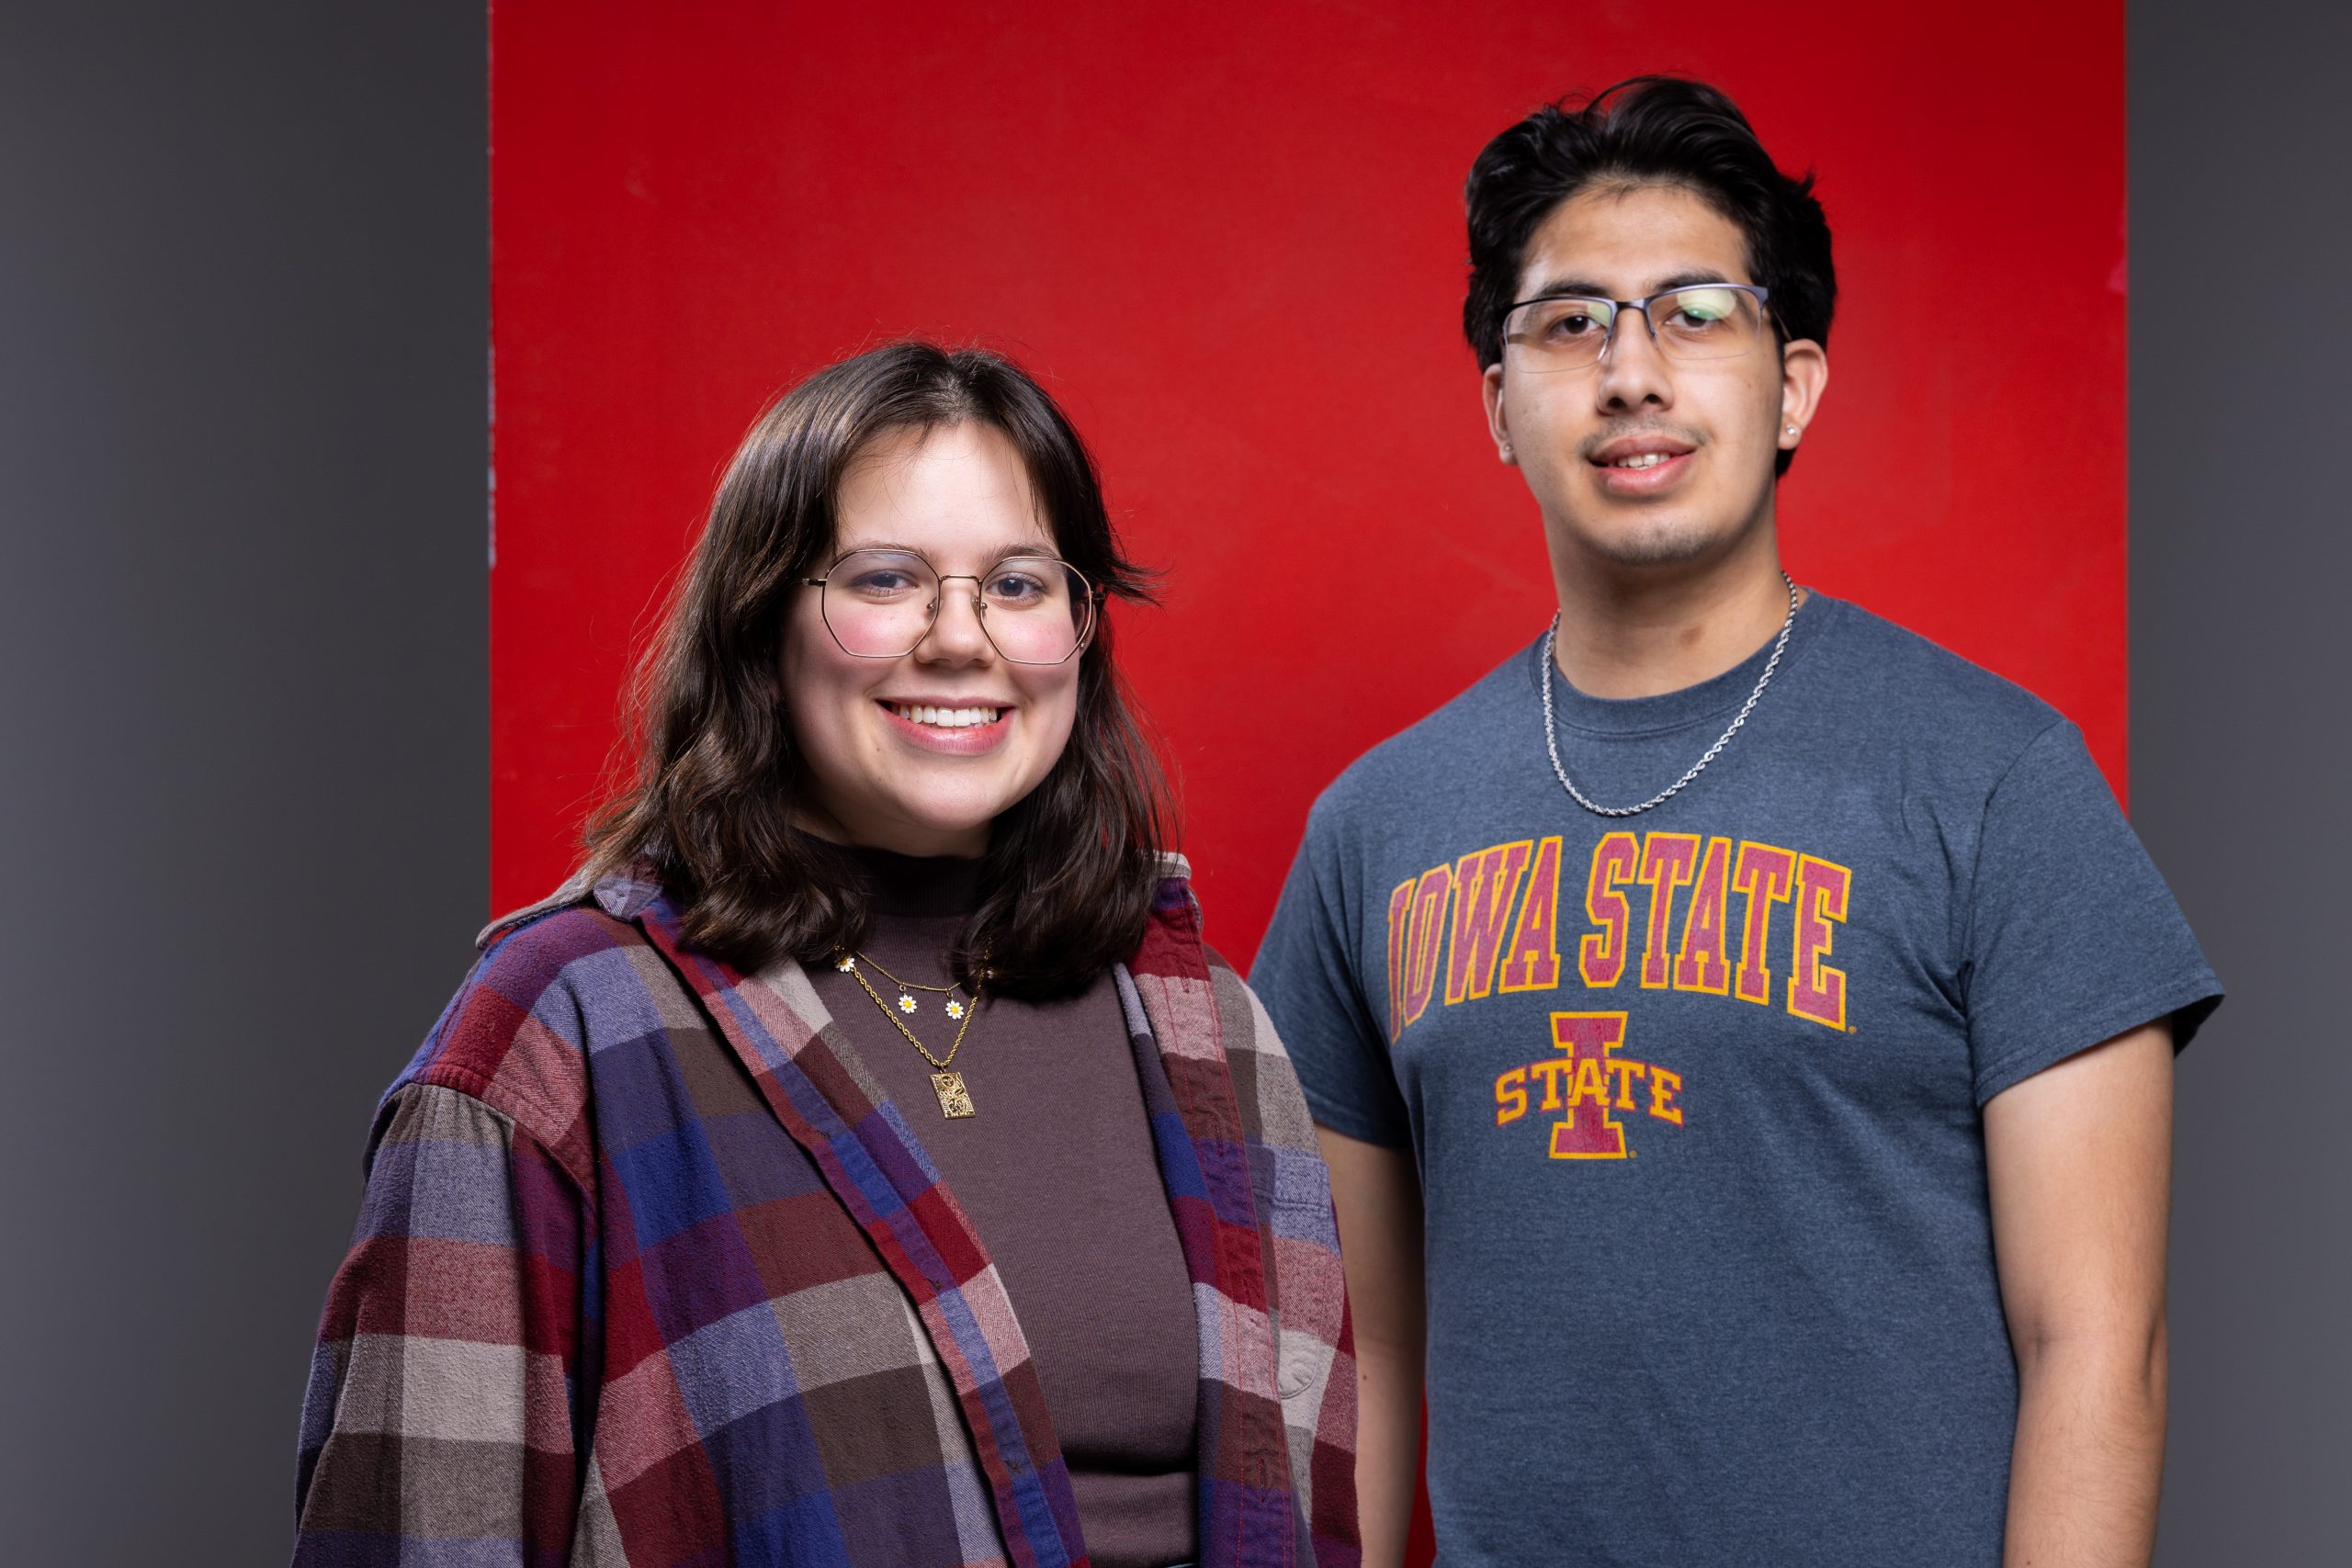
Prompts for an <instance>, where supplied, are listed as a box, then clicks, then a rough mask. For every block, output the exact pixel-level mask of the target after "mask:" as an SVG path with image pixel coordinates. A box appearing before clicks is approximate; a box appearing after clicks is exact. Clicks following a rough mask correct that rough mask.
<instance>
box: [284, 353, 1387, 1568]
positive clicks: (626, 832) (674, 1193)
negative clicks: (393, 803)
mask: <svg viewBox="0 0 2352 1568" xmlns="http://www.w3.org/2000/svg"><path fill="white" fill-rule="evenodd" d="M1138 592H1139V590H1138V584H1137V573H1136V569H1135V568H1134V567H1133V566H1132V565H1131V564H1130V563H1128V562H1127V561H1126V560H1125V559H1124V558H1122V557H1121V556H1120V555H1119V553H1118V549H1117V546H1116V543H1115V541H1114V537H1113V535H1112V530H1111V525H1110V521H1109V518H1108V516H1107V515H1106V513H1105V512H1104V510H1103V500H1102V495H1101V491H1100V489H1099V486H1098V484H1097V481H1096V478H1095V474H1094V470H1093V467H1092V464H1091V460H1090V458H1089V457H1088V456H1087V453H1086V450H1085V448H1084V446H1082V445H1081V444H1080V440H1079V438H1078V435H1077V434H1076V433H1075V432H1074V431H1073V430H1072V429H1071V427H1070V425H1069V423H1068V421H1067V420H1066V419H1065V418H1064V417H1063V415H1062V413H1061V412H1060V410H1058V409H1057V407H1056V406H1055V405H1054V403H1053V401H1052V400H1050V399H1049V398H1047V397H1046V394H1045V392H1044V391H1043V390H1042V389H1039V388H1038V387H1037V385H1036V384H1035V382H1034V381H1032V380H1030V379H1029V378H1028V377H1026V376H1025V375H1023V373H1022V372H1021V371H1020V370H1019V369H1017V368H1016V367H1013V366H1012V365H1011V364H1009V363H1007V362H1006V361H1004V360H1002V359H1001V358H998V357H996V356H994V355H989V354H986V353H981V352H978V351H976V350H969V349H966V350H959V351H956V352H952V353H951V352H947V351H944V350H941V349H939V348H936V347H933V346H931V345H929V344H897V345H894V346H891V347H888V348H884V349H879V350H876V351H875V352H873V353H870V354H865V355H859V356H857V357H855V358H854V359H850V360H847V361H845V362H843V363H842V364H839V365H836V366H833V367H831V368H830V369H827V370H825V371H823V372H820V374H818V375H817V376H815V377H813V378H810V379H809V380H808V381H807V382H804V383H803V384H802V385H801V386H799V387H798V388H797V389H794V390H793V391H792V392H790V393H788V394H787V395H786V397H785V398H784V399H782V400H780V401H779V402H778V403H777V404H776V405H775V408H773V409H772V410H771V411H770V412H768V413H767V414H766V416H765V417H764V418H763V419H762V420H761V421H760V423H759V424H758V425H757V426H756V427H755V428H754V429H753V430H752V434H751V435H750V436H749V437H748V438H747V439H746V440H745V442H744V443H743V446H742V447H741V450H740V451H739V452H738V453H737V454H736V457H735V459H734V462H733V465H732V466H731V467H730V468H729V471H728V473H727V476H726V478H725V479H724V480H723V481H722V482H721V484H720V486H719V490H718V497H717V500H716V502H715V503H714V505H713V507H712V510H711V515H710V522H709V525H708V528H707V531H706V533H705V535H704V536H703V540H702V544H701V546H700V548H699V549H698V551H697V553H696V556H695V563H694V568H693V571H692V573H691V575H690V577H689V579H688V581H687V582H686V584H685V586H684V589H683V591H682V592H681V595H680V597H679V599H678V602H677V604H676V605H675V608H674V609H673V613H672V615H671V619H670V621H669V623H668V626H667V627H666V629H665V631H664V633H663V635H662V639H661V642H660V644H659V646H658V648H657V649H656V650H655V655H654V657H653V659H652V660H650V663H649V665H648V669H647V678H646V681H645V683H644V690H643V693H642V702H641V711H640V719H641V723H642V728H643V732H644V740H643V755H642V764H641V768H640V772H639V778H638V780H637V782H636V784H635V785H634V787H633V788H631V789H630V790H629V791H628V792H627V793H626V794H625V795H623V796H622V797H621V798H620V799H619V800H618V801H617V802H616V803H615V804H614V805H613V806H612V807H610V808H609V809H608V810H607V811H606V812H605V814H604V815H603V816H602V817H601V818H599V820H598V822H597V823H596V825H595V826H594V829H592V831H591V835H590V854H589V857H588V862H587V864H586V867H585V868H584V869H583V870H582V873H581V874H579V875H578V876H576V877H575V878H574V879H573V880H572V881H571V883H570V884H568V885H567V886H565V887H563V888H562V889H560V890H559V892H558V893H557V894H556V895H555V896H553V897H550V898H549V899H548V900H547V901H546V902H544V903H542V904H539V905H537V906H535V907H534V908H530V909H526V910H525V911H523V912H522V913H520V914H517V915H514V916H510V917H508V918H507V919H503V920H501V921H500V922H498V923H497V924H495V925H493V926H492V928H491V929H490V931H488V932H486V933H484V936H483V939H482V944H483V947H484V953H483V956H482V958H481V962H480V964H478V965H477V966H476V968H475V970H474V972H473V974H472V976H470V977H469V979H468V980H467V982H466V984H465V986H464V987H463V988H462V989H460V990H459V992H458V996H457V998H456V1000H455V1001H454V1002H453V1003H452V1004H451V1005H450V1007H449V1009H448V1010H447V1013H446V1014H444V1016H443V1018H442V1020H441V1021H440V1023H439V1024H438V1025H437V1026H436V1027H435V1030H434V1032H433V1033H432V1035H431V1037H430V1038H428V1039H427V1040H426V1042H425V1043H424V1047H423V1048H422V1049H421V1050H420V1051H419V1052H418V1054H417V1056H416V1058H415V1060H414V1061H413V1063H412V1064H411V1065H410V1066H409V1068H408V1069H407V1070H406V1071H405V1072H404V1073H402V1074H401V1077H400V1078H399V1079H398V1080H397V1081H396V1082H395V1083H394V1085H393V1087H392V1089H391V1091H390V1094H389V1095H388V1096H387V1097H386V1099H385V1100H384V1103H383V1106H382V1108H381V1110H380V1111H379V1115H378V1118H377V1123H376V1129H375V1135H374V1141H373V1143H372V1145H371V1149H370V1155H369V1175H368V1189H367V1195H366V1199H365V1201H364V1203H363V1207H362V1213H361V1217H360V1222H359V1226H358V1233H357V1235H356V1239H355V1241H354V1244H353V1247H352V1250H351V1253H350V1256H349V1258H347V1259H346V1260H345V1264H344V1266H343V1268H342V1269H341V1270H340V1272H339V1273H338V1274H337V1275H336V1277H335V1280H334V1286H333V1289H332V1292H331V1293H330V1296H329V1299H328V1303H327V1308H326V1313H325V1319H324V1323H323V1325H322V1328H321V1331H320V1336H319V1344H318V1349H317V1352H316V1355H315V1359H314V1360H313V1364H312V1371H311V1387H310V1394H309V1399H308V1401H307V1403H306V1405H305V1408H304V1413H303V1432H302V1445H301V1472H300V1490H299V1498H300V1505H299V1510H300V1538H299V1543H298V1546H297V1548H296V1552H295V1558H296V1562H298V1563H320V1564H325V1563H337V1564H340V1563H360V1562H369V1563H372V1562H391V1561H393V1560H395V1559H398V1560H400V1561H403V1562H406V1561H425V1560H428V1559H429V1560H431V1561H434V1562H441V1561H445V1560H446V1561H447V1562H452V1563H456V1562H465V1563H469V1564H471V1563H476V1562H481V1563H489V1562H521V1563H531V1564H543V1563H545V1564H552V1563H561V1562H571V1563H581V1564H586V1563H594V1564H622V1563H626V1564H631V1565H635V1568H651V1565H654V1564H687V1563H694V1564H718V1563H792V1564H801V1563H812V1564H813V1563H823V1564H842V1565H851V1564H854V1565H858V1568H865V1565H868V1564H872V1565H883V1564H888V1565H889V1568H917V1565H922V1564H941V1565H948V1564H967V1563H990V1562H1017V1563H1023V1564H1032V1563H1035V1564H1055V1563H1065V1562H1088V1561H1091V1562H1093V1563H1095V1564H1098V1565H1127V1564H1136V1565H1152V1568H1159V1565H1165V1564H1170V1563H1179V1562H1199V1563H1201V1564H1204V1565H1208V1564H1216V1565H1220V1568H1222V1565H1227V1564H1233V1565H1241V1564H1261V1563H1263V1564H1274V1563H1282V1564H1310V1563H1319V1564H1324V1565H1329V1564H1332V1563H1353V1562H1355V1561H1356V1546H1355V1540H1356V1537H1355V1521H1354V1508H1355V1504H1354V1495H1353V1488H1352V1472H1353V1449H1354V1412H1355V1373H1354V1369H1353V1359H1352V1355H1351V1348H1350V1344H1349V1332H1348V1327H1347V1323H1346V1315H1345V1310H1344V1303H1343V1298H1342V1292H1341V1287H1340V1269H1339V1259H1338V1256H1337V1251H1336V1239H1335V1235H1334V1232H1333V1229H1332V1224H1331V1217H1330V1203H1329V1187H1328V1183H1327V1181H1326V1179H1325V1174H1324V1170H1323V1167H1322V1164H1321V1162H1320V1160H1319V1159H1318V1158H1317V1154H1316V1145H1315V1140H1314V1132H1313V1128H1312V1126H1311V1124H1310V1122H1309V1121H1308V1118H1307V1112H1306V1105H1305V1103H1304V1101H1303V1100H1301V1098H1300V1095H1299V1090H1298V1087H1297V1083H1296V1081H1295V1078H1294V1077H1292V1074H1291V1070H1290V1066H1289V1063H1288V1061H1287V1059H1286V1058H1285V1057H1284V1055H1283V1051H1282V1047H1281V1046H1280V1044H1279V1043H1277V1042H1276V1041H1275V1039H1274V1037H1273V1035H1272V1032H1271V1030H1270V1029H1269V1028H1268V1026H1267V1024H1266V1021H1265V1015H1264V1013H1263V1012H1262V1011H1261V1010H1259V1008H1258V1007H1257V1005H1256V1003H1255V1000H1254V998H1251V997H1250V994H1249V993H1248V991H1246V990H1245V989H1244V988H1243V987H1242V984H1241V981H1240V980H1239V979H1238V977H1237V976H1235V974H1234V973H1233V971H1232V970H1231V969H1230V968H1228V967H1227V965H1226V964H1224V962H1223V961H1222V960H1221V959H1219V958H1218V957H1217V956H1216V954H1215V953H1211V952H1210V951H1209V950H1208V949H1207V948H1206V947H1204V945H1203V944H1202V942H1201V939H1200V935H1199V922H1198V918H1197V914H1196V911H1195V908H1194V906H1193V901H1192V897H1191V895H1190V893H1189V892H1188V891H1187V887H1186V883H1185V880H1184V877H1185V873H1184V868H1183V863H1182V861H1181V860H1179V859H1177V858H1175V857H1173V856H1169V855H1163V854H1162V853H1161V852H1160V847H1159V846H1160V840H1161V829H1160V823H1161V807H1160V801H1161V798H1162V796H1161V792H1160V790H1159V780H1158V777H1157V775H1156V773H1155V771H1154V768H1153V764H1152V762H1151V761H1150V757H1149V754H1148V751H1147V750H1146V749H1145V748H1144V746H1143V745H1142V744H1141V742H1140V740H1139V739H1138V737H1137V735H1136V729H1135V727H1134V725H1133V723H1132V721H1131V719H1130V717H1129V716H1128V714H1127V711H1126V709H1125V706H1124V705H1123V704H1122V701H1121V697H1120V689H1119V682H1118V681H1117V678H1116V674H1115V672H1114V668H1113V665H1112V661H1111V647H1110V637H1109V628H1108V626H1106V625H1105V624H1104V621H1103V604H1104V602H1105V600H1106V598H1107V597H1108V596H1110V595H1120V596H1125V597H1134V596H1136V595H1137V593H1138Z"/></svg>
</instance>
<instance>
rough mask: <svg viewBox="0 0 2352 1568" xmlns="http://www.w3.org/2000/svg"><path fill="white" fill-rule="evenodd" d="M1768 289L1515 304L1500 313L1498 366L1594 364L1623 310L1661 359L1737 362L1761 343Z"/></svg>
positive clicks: (1714, 287)
mask: <svg viewBox="0 0 2352 1568" xmlns="http://www.w3.org/2000/svg"><path fill="white" fill-rule="evenodd" d="M1770 298H1771V290H1770V289H1768V288H1763V287H1761V286H1760V285H1758V284H1753V283H1697V284H1688V285H1685V286H1684V287H1682V288H1668V289H1663V290H1661V291H1660V292H1658V293H1656V294H1653V295H1651V296H1650V297H1649V298H1647V299H1587V298H1585V297H1584V296H1582V295H1575V294H1553V295H1545V296H1544V297H1542V298H1539V299H1521V300H1520V301H1519V302H1518V303H1517V304H1515V305H1511V306H1509V307H1507V308H1506V309H1505V310H1504V313H1503V364H1504V367H1506V368H1507V369H1511V370H1522V371H1530V372H1533V373H1535V374H1538V375H1540V374H1543V373H1544V372H1546V371H1552V370H1581V369H1583V368H1584V367H1586V366H1588V365H1593V364H1597V363H1599V362H1600V357H1601V355H1603V354H1604V353H1606V352H1607V351H1608V348H1609V345H1610V344H1611V343H1613V342H1615V341H1616V336H1617V325H1618V323H1619V322H1620V321H1623V319H1624V312H1626V311H1627V310H1639V311H1640V312H1641V313H1642V320H1643V321H1645V322H1646V323H1647V324H1648V326H1649V330H1650V341H1651V342H1652V343H1654V344H1657V350H1658V352H1659V353H1660V354H1663V355H1666V357H1668V359H1736V358H1737V357H1739V356H1740V355H1743V354H1746V353H1747V351H1748V350H1749V349H1751V348H1754V347H1755V346H1756V344H1758V342H1760V341H1761V340H1762V338H1763V337H1764V334H1765V333H1766V331H1767V328H1766V326H1765V324H1764V303H1765V301H1766V300H1768V299H1770Z"/></svg>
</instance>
